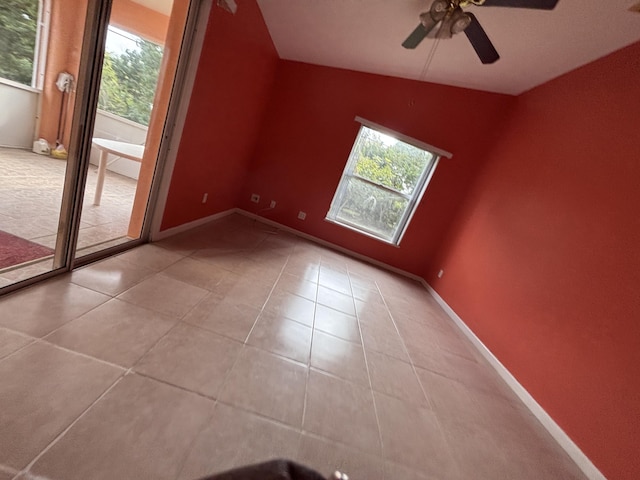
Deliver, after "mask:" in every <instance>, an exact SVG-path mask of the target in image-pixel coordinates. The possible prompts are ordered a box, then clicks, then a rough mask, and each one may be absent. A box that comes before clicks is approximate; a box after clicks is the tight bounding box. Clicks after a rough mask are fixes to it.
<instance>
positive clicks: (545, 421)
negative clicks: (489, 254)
mask: <svg viewBox="0 0 640 480" xmlns="http://www.w3.org/2000/svg"><path fill="white" fill-rule="evenodd" d="M232 213H239V214H241V215H244V216H246V217H249V218H252V219H255V220H257V221H259V222H262V223H264V224H266V225H269V226H271V227H274V228H277V229H279V230H283V231H285V232H289V233H292V234H294V235H297V236H299V237H301V238H305V239H307V240H311V241H313V242H315V243H318V244H320V245H323V246H326V247H329V248H331V249H333V250H337V251H339V252H341V253H345V254H347V255H349V256H352V257H354V258H357V259H359V260H363V261H365V262H368V263H371V264H373V265H376V266H378V267H381V268H384V269H386V270H389V271H391V272H394V273H397V274H399V275H403V276H405V277H408V278H411V279H413V280H416V281H418V282H420V283H421V284H422V285H423V286H424V288H425V289H426V290H427V291H428V292H429V294H431V296H432V297H433V298H434V299H435V300H436V302H438V304H439V305H440V306H441V307H442V309H443V310H444V311H445V312H446V313H447V315H449V317H450V318H451V320H452V321H453V323H454V324H455V325H456V326H457V327H458V328H459V329H460V330H461V331H462V333H463V334H464V335H465V336H466V337H467V338H468V339H469V340H470V341H471V343H472V344H473V346H474V347H475V348H476V349H477V350H478V351H479V352H480V354H481V355H482V356H483V357H484V358H485V359H486V360H487V361H488V362H489V364H490V365H491V366H492V367H493V368H494V369H495V371H496V372H497V373H498V375H500V377H501V378H502V379H503V380H504V381H505V383H506V384H507V385H508V386H509V388H511V390H513V392H514V393H515V394H516V395H517V396H518V398H519V399H520V400H521V401H522V403H524V405H525V406H526V407H527V408H528V409H529V410H530V411H531V413H532V414H533V415H534V416H535V417H536V418H537V419H538V421H539V422H540V423H541V424H542V426H543V427H544V428H545V429H546V430H547V431H548V432H549V434H550V435H551V436H552V437H553V438H554V439H555V441H556V442H558V445H560V447H561V448H562V449H564V451H565V452H567V454H568V455H569V457H571V459H572V460H573V461H574V462H575V463H576V465H577V466H578V467H579V468H580V469H581V470H582V472H583V473H584V474H585V475H586V476H587V478H589V479H591V480H607V479H606V477H605V476H604V475H603V474H602V472H600V470H598V468H597V467H596V466H595V465H594V464H593V463H592V462H591V460H589V457H587V456H586V455H585V454H584V453H583V452H582V450H580V448H579V447H578V446H577V445H576V444H575V443H574V442H573V440H571V438H570V437H569V436H568V435H567V434H566V433H565V432H564V430H562V428H561V427H560V426H559V425H558V424H557V423H556V422H555V421H554V420H553V418H551V416H550V415H549V414H548V413H547V412H546V411H545V410H544V409H543V408H542V407H541V406H540V404H539V403H538V402H537V401H536V400H535V399H534V398H533V397H532V396H531V394H530V393H529V392H527V390H526V389H525V388H524V387H523V386H522V385H521V384H520V382H518V380H516V378H515V377H514V376H513V375H512V374H511V372H509V370H507V368H506V367H505V366H504V365H503V364H502V363H501V362H500V360H498V359H497V358H496V356H495V355H494V354H493V353H491V351H490V350H489V349H488V348H487V347H486V346H485V344H484V343H482V341H481V340H480V339H479V338H478V337H477V336H476V334H475V333H473V331H472V330H471V329H470V328H469V327H468V326H467V324H466V323H464V321H463V320H462V318H460V316H459V315H458V314H457V313H456V312H455V311H454V310H453V309H452V308H451V307H450V306H449V305H448V304H447V302H445V301H444V299H443V298H442V297H441V296H440V295H439V294H438V292H436V291H435V290H434V289H433V287H432V286H431V285H429V284H428V283H427V282H426V281H425V280H424V279H423V278H422V277H420V276H418V275H414V274H412V273H409V272H405V271H404V270H401V269H399V268H396V267H393V266H391V265H387V264H386V263H383V262H380V261H379V260H376V259H375V258H371V257H367V256H366V255H362V254H360V253H357V252H354V251H352V250H349V249H347V248H344V247H341V246H340V245H336V244H334V243H331V242H327V241H326V240H322V239H321V238H318V237H314V236H313V235H309V234H307V233H304V232H301V231H299V230H296V229H295V228H291V227H288V226H286V225H283V224H281V223H278V222H275V221H273V220H269V219H268V218H264V217H261V216H260V215H256V214H253V213H251V212H247V211H246V210H242V209H240V208H232V209H230V210H226V211H224V212H220V213H217V214H215V215H211V216H209V217H205V218H201V219H199V220H195V221H193V222H190V223H186V224H184V225H180V226H178V227H174V228H170V229H168V230H163V231H162V232H159V233H158V234H157V235H156V236H155V237H154V238H153V240H154V241H156V240H160V239H162V238H166V237H168V236H171V235H175V234H176V233H181V232H184V231H186V230H190V229H192V228H195V227H199V226H202V225H204V224H206V223H209V222H212V221H214V220H217V219H219V218H222V217H225V216H227V215H230V214H232Z"/></svg>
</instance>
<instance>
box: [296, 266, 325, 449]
mask: <svg viewBox="0 0 640 480" xmlns="http://www.w3.org/2000/svg"><path fill="white" fill-rule="evenodd" d="M319 258H320V259H321V258H322V257H321V256H320V257H319ZM320 259H319V260H318V273H317V275H316V282H315V286H316V295H315V300H314V302H313V303H314V305H313V320H312V322H311V341H310V342H309V355H308V357H307V368H306V370H307V376H306V378H305V383H304V398H303V401H302V421H301V424H300V441H299V442H298V451H297V452H296V456H298V454H299V453H300V445H301V444H302V431H303V429H304V421H305V420H306V416H307V399H308V395H309V391H308V390H309V378H310V377H311V352H313V339H314V338H315V333H316V312H317V311H318V290H319V286H320V269H321V268H322V267H321V266H320V265H321V263H322V262H321V260H320Z"/></svg>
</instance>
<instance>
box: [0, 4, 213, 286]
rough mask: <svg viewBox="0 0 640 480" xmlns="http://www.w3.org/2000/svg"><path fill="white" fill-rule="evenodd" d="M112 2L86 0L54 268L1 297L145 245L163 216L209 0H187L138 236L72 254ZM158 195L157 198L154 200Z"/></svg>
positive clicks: (75, 243) (24, 281) (15, 284)
mask: <svg viewBox="0 0 640 480" xmlns="http://www.w3.org/2000/svg"><path fill="white" fill-rule="evenodd" d="M112 2H113V0H88V5H87V15H86V20H85V27H84V37H83V42H82V51H81V54H80V68H79V74H78V78H79V79H82V81H79V82H78V83H77V90H76V100H75V102H74V112H73V121H72V132H71V138H70V141H69V155H68V159H67V167H66V171H65V179H64V187H63V188H64V190H63V198H62V204H61V207H60V218H59V223H58V234H57V239H56V246H55V252H54V259H53V268H52V269H51V270H50V271H48V272H46V273H43V274H40V275H37V276H34V277H31V278H28V279H25V280H23V281H20V282H16V283H14V284H11V285H7V286H6V287H3V288H2V289H0V296H1V295H5V294H7V293H9V292H12V291H15V290H18V289H20V288H24V287H26V286H29V285H32V284H35V283H38V282H40V281H42V280H46V279H49V278H52V277H55V276H58V275H60V274H63V273H65V272H69V271H71V270H73V269H74V268H77V267H80V266H83V265H86V264H88V263H91V262H94V261H96V260H99V259H102V258H105V257H109V256H111V255H114V254H117V253H120V252H123V251H125V250H129V249H130V248H133V247H136V246H138V245H141V244H143V243H146V242H147V241H148V240H149V238H150V235H151V232H152V219H156V218H158V215H160V216H161V215H162V212H158V210H163V209H164V204H165V200H166V192H167V190H168V184H169V182H170V178H166V177H167V176H170V175H171V173H172V171H173V163H174V162H175V157H176V154H177V149H178V147H179V145H180V136H181V134H182V126H183V125H184V117H186V110H187V108H188V97H189V96H190V94H191V89H192V86H193V78H194V77H195V71H196V69H197V64H198V59H199V54H200V51H201V44H202V38H203V37H204V30H206V25H207V18H208V14H209V11H210V7H211V3H212V2H211V0H190V2H189V6H188V12H187V17H186V21H185V25H184V30H183V36H182V45H181V47H180V53H179V57H178V62H177V65H176V71H175V73H174V78H173V84H172V90H171V95H170V99H169V105H168V109H167V116H166V118H165V122H164V125H163V133H162V138H161V141H160V145H159V148H158V155H157V157H156V167H155V171H154V174H153V181H152V185H151V190H150V194H149V198H148V200H147V208H146V211H145V218H144V223H143V227H142V233H141V235H140V237H139V238H137V239H134V240H130V241H128V242H125V243H122V244H120V245H116V246H113V247H109V248H105V249H103V250H100V251H97V252H94V253H91V254H88V255H85V256H82V257H80V258H76V250H77V241H78V237H79V232H80V220H81V214H82V204H83V198H84V193H85V185H86V179H87V175H88V171H89V156H90V153H91V140H92V132H93V127H94V123H95V115H96V111H97V106H98V93H99V90H100V79H101V75H102V63H103V59H104V47H105V42H106V36H107V28H108V25H109V18H110V13H111V5H112ZM203 14H206V17H207V18H204V19H203V18H202V15H203ZM197 29H198V30H197ZM194 44H195V45H194ZM194 47H195V48H194ZM185 87H186V88H185ZM185 94H186V97H187V104H186V105H184V104H182V102H184V101H185ZM176 126H178V128H176ZM167 157H170V158H171V162H170V163H171V165H170V167H169V168H166V169H165V168H164V167H165V163H166V160H167ZM159 198H160V202H159V204H157V203H158V199H159ZM156 207H160V208H159V209H158V208H156Z"/></svg>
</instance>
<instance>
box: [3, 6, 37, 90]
mask: <svg viewBox="0 0 640 480" xmlns="http://www.w3.org/2000/svg"><path fill="white" fill-rule="evenodd" d="M37 24H38V0H2V1H1V2H0V77H3V78H6V79H9V80H13V81H14V82H18V83H22V84H24V85H31V77H32V75H33V57H34V54H35V49H36V29H37V26H38V25H37Z"/></svg>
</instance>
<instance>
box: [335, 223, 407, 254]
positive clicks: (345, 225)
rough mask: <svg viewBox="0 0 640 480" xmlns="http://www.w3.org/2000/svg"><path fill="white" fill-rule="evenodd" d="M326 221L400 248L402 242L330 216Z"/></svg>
mask: <svg viewBox="0 0 640 480" xmlns="http://www.w3.org/2000/svg"><path fill="white" fill-rule="evenodd" d="M324 221H325V222H329V223H333V224H334V225H338V226H340V227H342V228H346V229H347V230H351V231H352V232H356V233H359V234H360V235H364V236H365V237H368V238H371V239H373V240H377V241H379V242H381V243H384V244H385V245H389V246H391V247H395V248H400V244H399V243H394V242H392V241H390V240H385V239H384V238H380V237H377V236H376V235H374V234H372V233H369V232H367V231H365V230H360V229H358V228H356V227H353V226H351V225H349V224H347V223H342V222H339V221H338V220H333V219H331V218H328V217H325V219H324Z"/></svg>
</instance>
